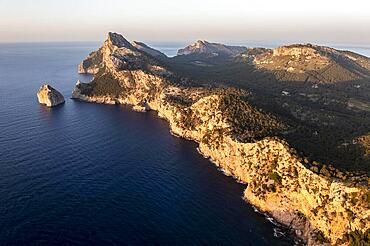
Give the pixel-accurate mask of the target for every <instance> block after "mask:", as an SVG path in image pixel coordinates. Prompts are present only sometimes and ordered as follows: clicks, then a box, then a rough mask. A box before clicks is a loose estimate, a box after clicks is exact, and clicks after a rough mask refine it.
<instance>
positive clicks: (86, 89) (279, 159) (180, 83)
mask: <svg viewBox="0 0 370 246" xmlns="http://www.w3.org/2000/svg"><path fill="white" fill-rule="evenodd" d="M122 38H123V37H122ZM114 42H115V43H116V44H119V45H118V46H117V45H115V44H113V43H112V42H111V41H110V40H109V38H108V40H107V41H106V42H104V44H103V46H102V47H101V48H100V49H99V50H98V52H97V53H95V56H96V57H94V61H95V63H93V62H90V65H91V66H92V67H93V68H94V69H95V68H98V70H97V71H95V70H94V69H91V71H93V72H94V78H93V80H92V81H91V82H90V83H77V84H76V87H75V89H74V91H73V94H72V97H73V98H75V99H79V100H83V101H88V102H96V103H107V104H129V105H134V106H136V107H139V108H140V109H142V111H145V110H148V109H150V110H154V111H157V112H158V115H159V116H160V117H162V118H164V119H166V120H167V121H168V122H169V125H170V128H171V131H172V132H173V133H174V134H176V135H178V136H182V137H184V138H188V139H191V140H194V141H196V142H198V143H199V150H200V152H201V153H202V154H203V155H204V156H206V157H210V158H212V160H213V161H214V162H215V164H216V165H218V166H220V167H222V168H223V169H224V170H225V172H226V173H228V174H230V175H233V176H234V177H235V178H236V179H238V180H240V181H242V182H244V183H247V184H248V186H247V189H246V191H245V193H244V198H245V199H246V200H247V201H248V202H250V203H251V204H253V205H255V206H256V207H258V208H259V209H260V210H261V211H263V212H266V213H269V214H271V215H272V216H273V217H274V218H275V219H276V220H277V221H279V222H280V223H283V224H285V225H287V226H289V227H290V228H291V229H293V230H294V231H295V233H296V234H297V236H299V237H301V238H303V239H305V240H306V241H307V243H308V244H309V245H318V244H324V243H328V242H329V243H331V244H335V243H340V242H346V240H349V239H348V238H350V237H351V236H350V235H352V234H353V233H357V231H358V232H360V237H364V238H366V237H367V236H368V235H369V233H370V230H369V227H370V221H369V215H368V213H369V207H368V206H369V199H370V193H369V178H368V176H366V175H359V174H356V173H351V172H347V171H341V170H338V169H335V168H334V167H332V166H331V165H328V164H327V163H326V164H320V163H317V162H316V161H312V160H310V159H309V158H305V157H304V156H301V155H300V154H299V153H298V152H297V151H296V150H295V149H294V148H293V147H292V146H290V145H289V144H288V142H287V141H286V140H284V139H283V137H282V136H284V135H285V134H289V132H291V131H295V130H296V129H295V128H296V127H295V125H291V123H290V122H287V121H285V120H284V118H282V117H281V115H278V114H276V112H275V111H274V112H266V111H265V110H263V109H261V108H259V107H256V106H255V105H254V103H253V101H251V99H253V96H254V95H253V93H250V92H248V91H245V90H242V89H235V88H225V87H221V88H210V87H208V88H207V87H199V86H198V87H197V86H189V83H190V84H191V83H192V82H191V79H190V80H189V79H188V78H185V77H182V76H181V75H179V71H178V70H176V69H173V68H171V67H167V65H166V64H167V63H166V61H162V60H160V59H156V58H155V57H153V56H151V55H150V54H147V53H145V52H143V51H139V50H137V49H136V48H133V49H127V48H126V46H125V47H119V46H121V44H122V42H120V41H119V40H114ZM124 44H125V45H126V43H124ZM93 56H94V55H93ZM87 59H88V60H89V61H91V57H90V56H89V57H88V58H87ZM197 59H198V58H197ZM169 60H170V61H173V60H172V59H169ZM98 61H100V62H98ZM85 71H87V72H88V71H90V67H88V66H87V67H85ZM189 81H190V82H189ZM282 98H285V97H284V96H282ZM292 127H294V128H292ZM353 197H357V198H358V199H357V200H354V199H353ZM348 221H351V223H350V224H349V223H348ZM356 235H357V234H356Z"/></svg>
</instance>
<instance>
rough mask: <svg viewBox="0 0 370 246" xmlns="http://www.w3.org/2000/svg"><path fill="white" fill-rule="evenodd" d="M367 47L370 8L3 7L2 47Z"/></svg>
mask: <svg viewBox="0 0 370 246" xmlns="http://www.w3.org/2000/svg"><path fill="white" fill-rule="evenodd" d="M109 31H114V32H119V33H122V34H123V35H124V36H125V37H126V38H128V39H129V40H139V41H150V42H163V41H166V42H190V41H194V40H197V39H205V40H210V41H219V42H227V43H235V44H236V43H243V42H249V43H251V42H252V43H253V42H255V43H279V44H280V43H292V42H299V43H308V42H311V43H319V44H356V45H370V1H369V0H351V1H349V0H335V1H332V0H306V1H301V0H281V1H278V0H255V1H249V0H184V1H183V0H157V1H156V0H129V1H126V0H58V1H56V0H0V42H40V41H45V42H49V41H102V40H104V39H105V38H106V34H107V32H109Z"/></svg>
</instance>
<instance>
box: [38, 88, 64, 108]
mask: <svg viewBox="0 0 370 246" xmlns="http://www.w3.org/2000/svg"><path fill="white" fill-rule="evenodd" d="M37 98H38V100H39V103H40V104H45V105H46V106H47V107H54V106H57V105H59V104H62V103H64V102H65V101H64V97H63V95H62V94H61V93H60V92H59V91H57V90H56V89H54V88H53V87H51V86H50V85H48V84H45V85H43V86H41V87H40V89H39V91H38V92H37Z"/></svg>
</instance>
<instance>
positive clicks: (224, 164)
mask: <svg viewBox="0 0 370 246" xmlns="http://www.w3.org/2000/svg"><path fill="white" fill-rule="evenodd" d="M72 98H73V99H77V100H80V101H85V102H89V103H100V104H125V105H129V106H133V105H135V102H134V101H132V102H130V101H127V100H120V99H119V100H117V99H116V98H107V97H89V96H86V95H81V94H79V93H78V91H77V93H76V89H75V91H74V92H73V96H72ZM148 105H149V107H150V110H154V111H156V112H157V114H158V116H159V117H160V118H163V119H165V120H166V121H167V122H168V124H169V127H170V132H171V134H172V135H174V136H176V137H182V138H185V139H187V140H191V141H195V142H196V143H198V147H197V150H198V152H199V153H200V154H202V156H203V157H204V158H206V159H208V160H210V161H211V162H212V163H213V164H214V165H216V166H217V168H218V169H219V170H220V171H222V172H223V173H224V174H225V175H227V176H232V177H233V178H234V179H235V180H236V181H237V182H241V183H243V184H248V186H247V188H246V189H245V191H244V195H243V199H244V200H245V201H246V202H248V203H249V204H251V206H253V207H254V208H255V209H256V210H258V211H259V212H260V213H262V214H264V215H265V216H266V218H269V217H270V218H273V221H274V222H277V223H279V225H282V226H283V227H287V228H289V229H290V230H292V231H293V232H294V234H295V235H296V236H297V237H298V238H300V239H303V240H304V241H305V242H306V243H307V245H326V244H328V243H329V242H325V241H324V242H320V241H318V239H317V236H316V235H317V234H316V233H317V228H320V229H321V231H324V232H331V230H332V227H333V225H331V224H330V220H324V223H322V221H321V220H320V219H317V220H312V218H309V217H308V216H307V215H305V214H304V212H306V213H308V214H309V211H307V210H306V209H305V206H306V204H305V203H306V202H307V200H308V199H310V200H311V202H313V203H316V204H317V203H319V204H322V203H323V202H322V201H323V199H321V198H320V197H325V196H326V195H330V193H332V194H331V195H330V196H331V197H333V196H335V194H333V188H334V187H332V186H333V185H335V186H339V187H337V188H336V189H335V192H341V191H344V192H345V191H346V189H349V190H350V193H353V192H355V193H358V192H366V190H365V191H364V190H363V189H362V188H361V187H357V188H356V187H349V186H348V184H347V185H346V184H344V183H340V182H333V180H330V178H327V177H322V176H320V175H318V174H316V173H314V172H313V171H311V170H310V169H308V168H306V167H305V166H304V165H303V164H302V163H300V162H299V160H298V157H296V156H294V155H291V154H290V147H289V146H287V145H286V143H281V141H280V140H278V139H274V138H265V139H263V140H260V141H257V142H256V143H238V142H235V141H234V140H232V139H231V138H228V139H227V141H225V142H224V143H223V144H224V145H226V146H227V145H235V146H237V147H236V149H238V147H242V148H243V147H244V148H245V146H249V148H248V149H249V150H250V149H253V148H258V149H259V145H261V144H262V145H264V146H265V147H266V146H270V145H271V146H270V147H269V148H270V149H275V148H277V149H278V151H277V152H276V153H275V154H277V155H278V156H281V152H284V153H283V156H285V157H286V158H285V160H282V162H281V163H279V165H281V166H282V167H283V168H284V167H286V166H287V163H290V164H292V163H294V164H295V165H297V166H299V168H300V169H301V172H300V173H301V174H302V175H301V176H304V178H303V179H305V178H307V177H309V179H311V181H312V182H308V183H310V184H311V185H314V184H315V185H317V186H318V187H319V188H318V190H319V192H320V191H321V193H324V194H310V192H309V190H311V191H312V189H313V187H311V189H310V188H308V187H307V189H308V191H307V190H306V191H305V192H303V195H299V194H297V193H298V192H295V194H293V197H294V196H297V195H299V198H298V200H300V201H298V203H297V201H292V200H295V199H292V198H291V197H289V193H291V192H292V191H291V189H290V188H289V186H291V185H292V183H293V184H294V183H299V182H297V181H294V180H290V182H289V180H288V179H289V178H285V177H286V176H285V175H284V173H281V177H282V178H283V180H284V181H285V180H287V181H288V182H286V184H284V183H285V182H284V181H282V183H281V184H280V185H281V187H280V188H278V189H279V191H278V192H273V191H264V192H263V193H264V194H263V195H262V196H259V195H260V194H259V192H260V189H259V188H260V187H261V186H262V184H256V182H255V181H254V180H255V179H261V177H262V179H263V177H265V176H266V173H263V172H259V171H260V168H259V163H260V162H259V161H258V159H259V160H260V161H261V160H262V159H264V160H265V163H264V164H265V165H267V166H268V165H270V163H268V162H266V160H267V161H268V160H270V159H271V158H269V157H267V156H264V155H263V154H262V155H260V156H259V158H258V157H257V158H255V157H256V156H253V155H252V157H254V159H255V160H254V163H253V164H252V167H250V169H240V164H245V163H246V160H245V158H241V156H240V152H239V154H236V153H235V146H234V148H231V149H225V148H221V149H217V148H216V149H213V148H212V147H210V146H207V145H205V144H204V143H202V142H201V140H200V136H199V133H197V132H189V131H187V130H184V129H181V128H179V127H178V126H177V125H176V124H175V123H174V121H173V119H174V115H176V114H177V112H176V109H174V108H172V109H169V108H168V105H166V106H164V105H161V104H160V103H158V102H152V103H148ZM170 108H171V107H170ZM171 110H173V111H171ZM213 147H214V146H213ZM263 149H264V148H262V149H260V150H261V151H260V152H263ZM236 152H237V151H236ZM245 152H247V151H245ZM258 152H259V151H258ZM260 154H261V153H260ZM264 154H266V153H264ZM261 157H262V158H261ZM266 157H267V158H266ZM247 159H248V158H247ZM256 159H257V160H256ZM265 171H266V170H265ZM289 172H290V171H289ZM251 173H252V174H251ZM288 177H289V176H288ZM296 178H297V177H296ZM299 179H300V182H302V181H303V180H302V178H299ZM292 181H293V182H292ZM305 183H307V181H306V182H304V186H305V187H306V184H305ZM279 192H280V193H282V195H280V194H279ZM276 193H277V194H276ZM299 193H301V192H299ZM287 195H288V197H287ZM302 200H303V201H302ZM305 201H306V202H305ZM302 203H303V207H302ZM338 205H339V203H334V204H331V205H329V206H327V209H330V210H337V209H340V208H338ZM339 206H340V205H339ZM345 207H347V206H345ZM345 209H347V208H343V210H345ZM305 210H306V211H305ZM301 211H303V212H301ZM361 211H362V212H361ZM363 212H364V211H363V210H360V211H357V213H363ZM363 215H364V214H363ZM341 220H344V222H345V220H346V219H343V218H342V219H341ZM312 221H314V222H316V225H315V226H314V227H313V226H312V224H311V223H312ZM339 221H340V220H339ZM328 222H329V223H328ZM336 222H338V220H337V221H336ZM355 223H356V221H354V224H355ZM336 224H337V225H334V227H337V228H338V229H341V230H342V231H339V230H337V231H336V236H335V237H332V238H331V239H332V241H331V244H334V243H335V241H336V240H337V239H339V238H340V235H343V230H346V227H345V226H343V223H340V222H339V227H338V223H336ZM330 235H333V234H330Z"/></svg>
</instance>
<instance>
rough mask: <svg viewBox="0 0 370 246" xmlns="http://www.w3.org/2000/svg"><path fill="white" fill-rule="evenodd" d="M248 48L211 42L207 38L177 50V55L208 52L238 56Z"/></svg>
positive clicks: (210, 53) (209, 53)
mask: <svg viewBox="0 0 370 246" xmlns="http://www.w3.org/2000/svg"><path fill="white" fill-rule="evenodd" d="M246 49H247V48H246V47H243V46H230V45H224V44H219V43H210V42H207V41H205V40H198V41H196V42H195V43H193V44H191V45H189V46H187V47H185V48H184V49H180V50H179V51H178V52H177V55H190V54H208V55H216V56H217V55H226V56H236V55H238V54H240V53H242V52H244V51H246Z"/></svg>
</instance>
